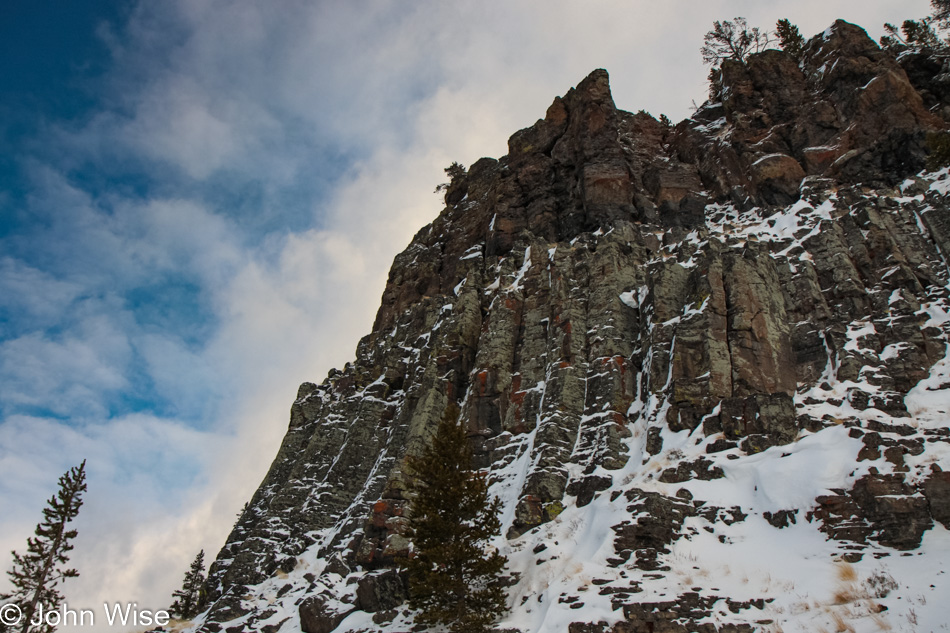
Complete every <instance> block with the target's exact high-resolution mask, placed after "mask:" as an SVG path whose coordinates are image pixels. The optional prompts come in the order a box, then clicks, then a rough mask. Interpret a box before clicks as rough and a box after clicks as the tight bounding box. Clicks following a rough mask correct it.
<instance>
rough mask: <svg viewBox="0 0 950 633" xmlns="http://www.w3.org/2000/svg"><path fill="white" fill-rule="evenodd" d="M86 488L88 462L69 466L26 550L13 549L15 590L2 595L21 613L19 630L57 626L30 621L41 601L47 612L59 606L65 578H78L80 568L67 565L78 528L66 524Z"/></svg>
mask: <svg viewBox="0 0 950 633" xmlns="http://www.w3.org/2000/svg"><path fill="white" fill-rule="evenodd" d="M85 491H86V462H85V460H83V462H82V464H80V465H79V466H74V467H73V468H70V469H69V471H67V472H66V473H65V474H63V476H61V477H60V478H59V491H58V492H57V493H56V494H55V495H53V496H52V497H50V498H49V500H48V501H47V502H46V507H45V508H43V520H42V521H41V522H40V524H39V525H37V526H36V532H35V535H34V536H31V537H30V538H29V539H27V549H26V553H25V554H20V553H18V552H13V568H12V569H11V570H10V571H9V572H7V575H9V576H10V580H11V582H12V583H13V587H14V590H13V593H10V594H7V595H5V596H3V597H2V598H3V600H4V601H9V602H11V603H13V604H16V605H17V606H18V607H19V608H20V613H21V614H22V617H21V620H20V623H19V624H17V625H16V629H14V628H13V627H8V628H7V630H9V631H11V632H12V631H14V630H17V631H19V632H20V633H51V632H52V631H53V629H54V627H52V626H50V625H47V624H41V625H40V626H33V625H32V624H31V623H30V621H31V620H32V619H33V615H34V613H36V611H37V609H38V608H39V607H40V606H41V605H42V608H43V611H44V612H49V611H54V610H56V609H57V608H58V607H59V606H60V604H61V603H62V600H63V597H62V595H61V594H60V593H59V590H58V585H59V583H61V582H62V581H64V580H65V579H66V578H75V577H77V576H79V572H78V571H76V570H75V569H68V568H65V565H66V564H67V563H68V562H69V555H68V554H69V552H70V551H71V550H72V549H73V545H72V543H71V542H70V541H72V539H74V538H76V534H77V532H76V530H67V529H66V526H67V524H69V522H70V521H72V520H73V519H75V518H76V515H77V514H79V508H80V507H81V506H82V495H83V493H84V492H85Z"/></svg>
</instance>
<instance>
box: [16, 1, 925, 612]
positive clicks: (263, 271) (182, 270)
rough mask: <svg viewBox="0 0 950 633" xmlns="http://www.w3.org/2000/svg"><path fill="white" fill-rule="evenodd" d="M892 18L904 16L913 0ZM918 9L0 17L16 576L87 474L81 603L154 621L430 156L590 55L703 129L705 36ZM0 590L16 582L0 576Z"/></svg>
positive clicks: (415, 206)
mask: <svg viewBox="0 0 950 633" xmlns="http://www.w3.org/2000/svg"><path fill="white" fill-rule="evenodd" d="M898 5H900V6H898ZM927 7H928V3H927V2H926V1H925V0H910V1H905V2H901V3H895V2H892V1H890V0H880V1H866V0H865V1H857V0H854V1H834V0H825V1H817V0H811V1H805V2H800V3H796V4H795V6H794V7H790V6H789V5H788V3H778V2H766V1H762V0H757V1H752V0H748V1H735V2H729V1H719V2H709V3H702V5H699V4H698V3H694V2H691V1H688V0H682V1H679V0H671V1H669V2H662V3H658V2H655V1H654V2H644V1H641V0H627V1H623V2H621V1H619V0H618V1H612V0H600V1H598V2H594V3H590V2H584V3H579V2H571V1H568V0H552V1H551V2H547V3H545V5H544V10H543V11H539V10H538V5H537V4H536V3H533V2H528V1H526V0H524V1H511V2H505V3H488V4H486V3H484V2H460V3H452V4H451V5H450V4H449V3H438V2H434V1H428V0H426V1H420V2H413V3H408V2H395V1H394V2H381V1H380V2H366V1H356V2H346V3H339V2H310V1H305V0H276V1H275V2H270V3H260V2H253V1H251V0H238V1H231V0H227V1H226V0H140V1H137V2H112V1H106V0H86V1H84V2H75V1H71V0H69V1H67V0H47V1H46V2H42V3H37V2H27V1H25V0H8V1H7V2H5V3H3V6H2V8H0V30H2V32H0V506H2V508H3V511H2V512H0V566H2V567H3V568H4V569H5V568H7V567H8V566H9V556H8V555H7V553H8V552H9V551H10V550H11V549H13V548H19V549H22V548H23V547H24V545H25V541H26V537H27V536H28V535H29V534H30V532H31V531H32V528H33V526H34V525H35V523H36V521H37V520H38V519H39V516H40V510H41V508H42V505H43V502H44V500H45V499H46V498H47V497H48V496H49V495H50V494H51V493H52V491H53V490H54V488H55V482H56V479H57V477H58V476H59V475H60V474H61V473H62V472H64V471H65V470H66V469H67V468H68V467H69V466H72V465H74V464H76V463H78V462H79V461H81V460H82V459H84V458H85V459H88V467H89V492H88V496H87V504H86V507H85V508H84V509H83V511H82V513H81V515H80V518H79V526H78V527H79V529H80V538H79V541H78V543H77V547H76V550H75V552H74V561H75V562H76V565H77V566H78V567H79V569H80V571H81V572H82V574H83V575H82V577H81V578H79V579H77V580H76V581H71V582H70V584H69V585H67V595H68V596H69V598H70V600H71V604H72V606H76V607H84V606H87V605H97V604H98V603H99V602H101V601H102V600H135V601H137V602H139V603H140V604H151V605H153V606H156V607H160V606H163V605H164V604H166V603H167V601H168V596H169V595H170V592H171V591H172V590H173V589H174V588H175V587H176V585H177V584H178V583H179V582H180V579H181V576H182V574H183V573H184V571H185V569H186V568H187V565H188V563H189V562H190V561H191V559H192V558H193V556H194V554H195V553H196V552H197V550H198V549H200V548H205V549H206V550H208V553H209V556H213V554H214V553H216V552H217V549H218V548H219V547H220V545H221V543H222V542H223V539H224V536H225V535H226V533H227V530H228V528H229V527H230V525H231V524H232V523H233V520H234V516H235V513H236V512H237V511H238V510H239V509H240V508H241V506H242V505H243V503H244V502H245V501H246V500H247V499H248V498H249V496H250V494H251V492H252V491H253V489H254V487H255V486H256V485H257V483H258V482H259V481H260V479H261V477H262V476H263V475H264V473H265V471H266V468H267V466H268V465H269V463H270V460H271V459H272V458H273V456H274V455H275V454H276V450H277V446H278V444H279V442H280V439H281V437H282V434H283V431H284V430H285V428H286V423H287V417H288V411H289V407H290V404H291V402H292V399H293V397H294V394H295V393H296V389H297V385H298V384H299V383H300V382H302V381H305V380H311V381H320V380H322V378H323V376H325V375H326V372H327V371H328V369H329V368H330V367H332V366H339V365H342V364H343V363H344V362H346V361H348V360H350V359H351V357H352V354H353V350H354V348H355V345H356V341H357V340H358V339H359V337H360V336H362V335H363V334H365V333H367V332H368V331H369V327H370V325H371V323H372V320H373V317H374V315H375V311H376V307H377V304H378V300H379V297H380V294H381V292H382V288H383V284H384V282H385V278H386V273H387V271H388V267H389V264H390V262H391V259H392V257H393V256H394V255H395V254H396V253H397V252H398V251H399V250H401V249H402V248H404V247H405V245H406V244H407V243H408V241H409V239H410V238H411V236H412V235H413V234H414V233H415V232H416V231H417V230H418V229H419V228H420V227H421V226H422V225H423V224H425V223H426V222H428V221H430V220H431V219H432V218H434V217H435V215H436V214H437V213H438V211H439V208H440V205H439V198H438V197H437V196H435V195H433V193H432V190H433V188H434V187H435V185H436V184H438V183H439V182H441V181H442V179H443V174H442V167H444V166H445V165H447V164H449V163H450V162H452V161H453V160H458V161H461V162H463V163H465V164H470V163H472V162H474V161H475V160H477V159H478V158H479V157H480V156H483V155H489V156H500V155H502V154H504V153H505V151H506V140H507V137H508V135H510V134H511V133H512V132H514V131H515V130H517V129H519V128H521V127H524V126H527V125H530V124H531V123H533V122H534V121H535V120H536V119H537V118H539V117H541V116H543V114H544V111H545V109H546V108H547V106H548V105H549V104H550V102H551V100H552V99H553V97H554V96H555V95H559V94H563V93H564V92H566V91H567V90H568V89H569V88H570V87H571V86H573V85H575V84H576V83H577V82H578V81H580V80H581V79H582V78H583V77H584V76H585V75H586V74H587V73H588V72H590V71H591V70H593V69H594V68H598V67H604V68H607V69H608V70H609V71H610V73H611V78H612V86H613V90H614V97H615V100H616V101H617V103H618V105H619V106H620V107H623V108H625V109H628V110H639V109H646V110H648V111H650V112H652V113H653V114H654V115H657V116H659V114H661V113H665V114H667V115H668V116H670V117H671V118H672V119H674V120H679V119H681V118H683V117H685V116H687V115H688V112H689V106H690V104H691V102H692V101H693V100H696V101H702V99H703V97H704V94H705V75H706V69H705V68H704V67H703V66H702V64H701V60H700V55H699V47H700V45H701V42H702V35H703V33H704V32H705V31H706V30H708V28H709V27H710V25H711V23H712V21H713V20H715V19H723V18H730V17H734V16H736V15H743V16H745V17H747V18H748V19H749V22H750V23H751V24H760V25H763V26H767V25H770V24H774V22H775V20H776V19H778V18H781V17H788V18H790V19H791V20H792V21H793V22H795V23H797V24H799V25H800V27H801V29H802V32H803V33H804V34H806V35H812V34H814V33H817V32H820V31H821V30H823V29H824V28H825V27H826V26H828V25H829V24H830V23H831V21H832V20H833V19H834V18H835V17H843V18H845V19H849V20H851V21H855V22H858V23H860V24H862V25H863V26H865V27H867V28H868V29H869V30H870V32H871V33H872V34H873V35H875V36H877V35H879V34H880V25H881V24H882V23H883V22H884V21H885V20H890V21H895V20H900V19H903V18H906V17H919V16H921V15H924V14H925V13H926V12H927ZM2 583H3V580H0V589H2V588H3V585H2Z"/></svg>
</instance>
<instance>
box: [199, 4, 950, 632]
mask: <svg viewBox="0 0 950 633" xmlns="http://www.w3.org/2000/svg"><path fill="white" fill-rule="evenodd" d="M922 67H924V65H923V64H922V63H920V64H918V65H917V66H915V67H914V69H915V72H916V73H917V74H916V75H915V78H914V79H913V81H912V79H911V78H909V76H908V74H907V73H906V72H905V70H904V69H903V68H902V66H901V65H900V64H898V63H897V61H895V60H894V59H892V58H891V57H889V56H887V55H886V54H884V53H883V52H882V51H880V50H879V49H878V48H877V46H876V45H875V44H874V43H873V42H872V41H871V40H870V39H869V38H868V37H867V35H866V34H865V33H864V32H863V30H861V29H860V28H858V27H856V26H854V25H851V24H848V23H845V22H840V21H839V22H836V23H835V24H834V25H833V26H832V27H830V28H829V29H828V31H826V32H825V33H824V34H823V35H821V36H818V37H816V38H813V39H812V40H811V41H810V42H809V43H808V45H807V47H806V49H805V55H804V61H803V62H802V63H801V65H798V64H796V63H795V62H794V61H793V60H792V59H791V58H790V57H789V56H787V55H786V54H785V53H782V52H780V51H766V52H764V53H761V54H758V55H754V56H752V57H751V58H750V60H749V61H748V63H747V64H739V63H729V62H727V63H725V64H724V66H723V69H722V71H723V72H722V81H723V86H722V100H721V102H720V103H707V104H706V105H705V106H703V107H702V108H701V109H700V110H699V111H698V112H697V113H696V115H695V116H694V118H692V119H689V120H686V121H683V122H682V123H680V124H678V125H677V126H675V127H671V126H667V125H664V124H662V123H660V122H659V121H657V120H655V119H653V118H652V117H651V116H650V115H648V114H646V113H642V112H641V113H639V114H630V113H628V112H624V111H622V110H619V109H617V108H616V107H615V105H614V102H613V99H612V97H611V94H610V88H609V82H608V76H607V73H606V72H605V71H603V70H597V71H594V72H593V73H591V74H590V75H589V76H588V77H587V78H586V79H584V80H583V81H582V82H581V83H580V84H578V85H577V87H576V88H574V89H572V90H570V91H569V92H568V93H567V94H566V95H564V96H563V97H559V98H556V99H555V100H554V102H553V103H552V105H551V107H550V108H549V109H548V111H547V113H546V115H545V117H544V118H543V119H541V120H539V121H538V122H537V123H536V124H535V125H533V126H531V127H529V128H526V129H524V130H521V131H519V132H517V133H516V134H514V135H513V136H512V137H511V139H510V140H509V153H508V155H507V156H505V157H502V158H501V159H499V160H494V159H489V158H483V159H481V160H479V161H477V162H476V163H474V164H473V165H472V166H471V168H470V169H469V170H468V171H467V173H465V174H464V175H460V176H458V177H457V178H456V179H455V180H453V182H452V183H451V186H450V187H449V188H448V190H447V192H446V198H445V200H446V207H445V209H444V210H443V212H442V213H441V214H440V215H439V217H438V218H437V219H436V220H435V221H434V222H433V223H432V224H430V225H429V226H427V227H425V228H423V229H422V230H421V231H420V232H419V233H418V234H417V235H416V236H415V238H414V239H413V241H412V243H411V244H410V245H409V247H408V248H407V249H406V250H405V251H403V252H402V253H401V254H400V255H398V256H397V257H396V260H395V262H394V263H393V266H392V269H391V271H390V275H389V280H388V284H387V287H386V290H385V292H384V294H383V298H382V305H381V307H380V309H379V312H378V314H377V317H376V321H375V324H374V327H373V331H372V332H371V333H370V334H369V335H368V336H366V337H365V338H364V339H362V340H361V341H360V343H359V346H358V348H357V355H356V360H355V362H353V363H350V364H347V365H346V367H344V368H343V370H339V371H338V370H333V371H331V372H330V375H329V376H328V377H327V379H326V380H325V381H324V382H323V383H322V384H320V385H316V384H311V383H305V384H303V385H301V387H300V391H299V393H298V396H297V399H296V401H295V402H294V404H293V406H292V408H291V419H290V428H289V429H288V432H287V435H286V437H285V439H284V442H283V445H282V446H281V449H280V451H279V453H278V455H277V457H276V459H275V460H274V463H273V465H272V467H271V470H270V472H269V473H268V474H267V476H266V478H265V479H264V481H263V482H262V484H261V487H260V489H259V490H258V491H257V493H256V494H255V495H254V497H253V498H252V499H251V501H250V503H249V504H248V505H247V507H246V509H245V511H244V513H243V514H242V516H241V517H240V519H239V521H238V523H237V524H236V525H235V528H234V530H233V532H232V533H231V535H230V537H229V538H228V541H227V543H226V544H225V546H224V547H223V548H222V550H221V552H220V554H219V556H218V558H217V560H216V561H215V563H214V565H213V567H212V569H211V572H210V578H209V582H208V586H207V594H208V605H209V610H208V612H207V613H206V614H205V615H204V616H203V617H202V618H201V619H200V620H199V624H200V626H201V628H202V630H208V631H216V630H221V629H222V628H226V629H227V631H228V632H229V633H237V632H238V631H243V630H268V631H276V630H278V629H279V630H287V631H294V630H304V631H311V632H312V631H317V630H319V631H331V630H339V631H350V630H352V631H356V630H393V631H396V630H405V627H406V626H407V624H406V621H407V620H406V619H407V617H408V616H407V615H406V613H405V611H404V610H401V607H400V604H401V601H402V599H403V598H404V596H405V587H404V585H403V581H402V579H401V578H400V576H399V575H398V574H396V573H394V572H392V571H388V570H389V568H391V567H393V565H394V560H395V559H396V557H398V556H400V555H406V554H407V553H408V551H409V541H408V539H407V537H406V528H407V526H408V525H409V524H410V523H411V518H412V504H411V499H409V498H408V497H407V494H406V491H407V484H408V482H407V479H406V475H405V474H404V472H403V464H404V461H405V458H406V456H407V455H409V454H413V453H416V452H417V451H419V450H420V448H421V447H423V446H424V445H425V442H426V441H427V437H428V436H429V434H430V433H431V431H432V430H433V429H434V427H435V425H436V424H437V422H438V420H439V419H440V418H441V417H442V415H443V412H444V411H445V410H446V409H447V408H448V407H449V406H450V405H458V406H459V407H460V410H461V419H462V420H463V422H464V423H465V424H466V425H467V428H468V430H469V435H470V438H471V441H472V444H473V446H474V448H475V452H476V456H477V459H478V460H479V462H478V463H479V464H480V465H481V466H482V467H484V468H486V469H487V470H488V471H489V473H490V476H491V479H492V481H493V487H492V491H493V493H494V494H496V495H498V496H500V497H501V498H502V499H503V501H504V508H505V510H504V515H503V517H502V519H503V523H504V530H505V535H504V538H502V539H500V540H499V543H498V546H499V547H502V548H503V549H505V550H506V551H507V552H508V553H509V555H510V557H511V560H512V563H511V566H512V568H511V571H512V572H513V578H512V583H513V585H512V590H511V591H512V600H513V609H514V612H513V613H514V615H513V616H512V622H513V624H512V626H516V627H522V629H523V630H526V631H527V630H531V631H535V630H537V631H541V630H552V631H553V630H567V629H568V625H570V630H571V631H575V630H576V631H588V630H589V631H595V630H596V631H617V632H621V631H640V630H644V631H646V630H650V631H652V630H654V628H653V626H654V623H661V624H662V626H663V627H667V628H657V629H656V630H658V631H659V630H664V631H666V630H668V631H680V630H682V631H687V630H690V631H693V630H704V631H705V630H709V631H716V630H720V629H721V630H752V627H753V626H754V625H755V623H756V622H757V621H759V620H762V619H763V618H764V616H763V615H762V614H761V613H759V614H758V615H756V614H755V613H753V614H752V615H749V614H748V613H747V612H748V610H749V609H752V608H754V609H756V611H760V610H762V609H764V608H765V606H764V605H766V604H771V602H770V601H771V600H775V599H776V598H775V595H776V591H778V590H771V591H772V593H771V594H770V593H769V591H770V589H769V588H768V587H762V588H761V590H758V589H755V590H753V591H752V592H751V593H749V591H744V592H741V593H742V595H731V594H730V593H729V590H727V589H720V588H719V585H720V584H723V583H721V582H720V581H718V580H715V581H704V580H703V579H702V578H701V577H699V576H698V575H697V576H696V577H691V578H690V581H689V582H687V581H686V580H685V579H684V578H683V577H679V576H677V575H676V574H677V573H679V572H678V571H677V570H678V568H677V566H676V561H677V560H678V559H677V558H676V557H677V556H680V555H682V554H678V552H680V551H681V549H682V548H683V547H686V545H685V543H686V542H687V541H692V540H693V539H694V538H695V539H697V541H700V540H701V539H702V538H705V535H707V534H709V535H714V536H716V537H718V538H713V539H712V541H711V542H710V544H709V545H708V546H707V548H708V550H709V551H712V550H715V548H717V547H723V548H726V547H730V546H734V547H737V548H738V547H740V546H739V545H731V544H733V542H734V540H736V539H739V540H742V539H744V538H749V539H751V538H752V537H751V536H748V537H741V538H740V537H739V536H736V535H737V534H739V533H741V530H742V529H744V528H742V527H741V526H742V525H745V524H747V523H749V522H754V521H761V522H762V523H763V524H765V528H764V529H765V530H768V531H769V532H768V533H769V534H773V533H774V535H773V537H774V538H775V539H776V541H775V542H776V543H780V542H781V541H782V529H783V527H786V526H799V527H797V528H796V529H805V528H803V527H801V526H803V525H806V524H807V525H808V526H811V527H810V528H809V529H812V530H813V531H814V532H815V534H816V535H820V537H821V538H820V539H819V540H821V539H824V538H825V537H828V538H830V539H832V540H831V541H829V543H830V544H829V545H827V546H824V548H825V549H823V550H821V556H823V557H825V558H827V557H828V556H829V555H831V554H834V555H842V556H846V557H847V558H846V560H851V561H854V560H858V559H861V558H862V553H863V552H864V551H865V550H866V549H868V548H872V549H875V552H877V553H881V552H883V551H884V550H886V549H887V548H891V549H901V550H904V549H914V548H916V547H918V546H920V543H921V538H923V536H924V535H925V533H927V531H928V530H931V529H932V527H933V525H934V521H935V520H936V521H937V522H940V523H943V525H945V526H946V525H947V521H948V518H947V517H948V511H947V506H948V502H947V499H948V498H950V484H948V480H947V477H946V476H945V474H946V472H945V470H950V461H948V460H950V458H948V455H950V451H948V450H947V442H948V439H950V433H948V431H947V424H948V422H950V418H948V413H947V409H948V407H947V402H950V369H948V366H947V361H946V358H945V357H946V348H947V336H948V332H950V326H948V324H950V316H948V309H950V305H948V303H947V295H948V288H947V286H948V281H950V280H948V274H950V271H948V264H947V262H948V258H950V250H948V248H950V229H948V227H950V210H948V209H950V205H948V201H947V199H946V195H945V192H946V191H948V190H950V180H947V176H946V174H945V173H943V172H940V173H937V174H922V175H919V176H915V174H917V173H918V172H919V171H920V170H921V169H922V168H923V166H924V160H925V157H926V153H927V147H926V135H927V134H928V133H931V132H935V131H939V130H942V129H943V128H944V127H945V124H944V123H943V121H942V119H940V118H939V117H937V116H936V115H933V114H931V112H930V111H929V110H928V109H927V108H925V107H924V103H925V101H924V98H923V97H922V96H921V94H920V93H919V92H918V90H924V88H923V87H922V86H924V85H925V84H926V82H928V81H930V79H929V78H928V77H927V76H925V75H926V73H922V72H921V71H920V70H919V69H920V68H922ZM921 77H923V78H921ZM915 81H916V82H917V83H914V82H915ZM928 85H929V84H928ZM926 98H927V100H929V101H930V102H934V103H935V104H936V105H937V106H941V107H942V105H944V102H943V101H941V99H942V98H943V97H942V96H941V93H938V92H935V91H934V90H933V89H927V92H926ZM934 103H932V104H931V105H934ZM928 107H929V106H928ZM936 109H938V110H939V107H937V108H936ZM941 396H945V398H943V399H942V398H941ZM941 402H942V404H941ZM786 458H788V459H787V460H786ZM819 465H821V466H820V467H819ZM743 486H745V487H743ZM717 491H719V492H717ZM768 524H771V525H768ZM756 525H757V524H756ZM730 530H732V531H730ZM775 535H777V536H775ZM562 542H565V543H566V542H571V543H574V545H572V546H571V547H572V548H573V550H572V551H564V550H563V549H561V550H557V551H558V553H557V554H556V555H555V554H550V555H549V554H544V553H543V552H544V551H545V550H546V549H547V548H549V547H550V548H551V549H550V550H548V551H549V552H551V551H553V550H555V549H556V547H562V548H563V545H561V543H562ZM684 551H685V550H684ZM736 551H742V550H736ZM532 552H533V553H532ZM582 552H586V553H582ZM884 553H885V554H886V552H884ZM806 554H807V553H806ZM803 555H804V554H803ZM809 555H810V554H809ZM549 556H550V558H549ZM572 556H574V557H576V559H572V558H571V557H572ZM816 556H817V554H816ZM559 558H560V559H570V560H574V562H573V563H572V564H573V566H571V565H569V564H568V562H566V561H565V562H563V563H555V562H554V561H555V560H558V559H559ZM828 560H830V559H828ZM710 564H711V563H710ZM557 565H560V566H557ZM696 569H699V567H696ZM646 572H649V573H646ZM776 573H778V572H776ZM539 574H546V575H545V576H544V578H545V580H544V581H543V582H542V581H541V580H539V578H540V576H539ZM591 583H593V586H591ZM651 583H652V584H651ZM657 583H659V584H657ZM663 583H667V584H665V585H664V584H663ZM727 584H728V583H727ZM681 585H682V587H687V588H688V587H691V586H693V585H696V587H695V588H694V589H692V590H691V592H688V593H687V594H682V593H681V592H682V587H681ZM657 586H663V587H667V590H668V591H672V593H671V594H665V595H672V596H674V597H677V596H678V597H677V598H676V600H674V601H673V602H672V603H671V602H669V601H663V600H659V601H658V600H657V599H656V596H657V595H659V594H658V590H657V589H656V587H657ZM645 589H648V590H649V591H647V592H646V593H645V594H644V595H648V596H652V597H648V598H643V599H638V598H637V594H638V593H642V592H644V590H645ZM778 593H779V594H782V593H783V592H781V591H778ZM784 593H787V592H784ZM595 594H596V595H595ZM522 598H523V600H522ZM781 599H782V598H781V597H779V602H780V603H781ZM519 601H520V603H519ZM545 601H547V602H545ZM552 601H553V603H554V606H553V607H545V608H546V609H548V608H550V609H554V611H552V613H553V612H556V611H557V610H558V609H560V611H562V612H563V615H562V616H559V618H560V619H557V622H558V623H559V624H556V625H554V624H550V622H549V624H544V623H543V622H546V621H548V620H541V621H539V620H537V619H532V618H533V617H534V616H531V615H530V614H531V613H533V612H534V611H532V609H535V610H536V609H537V607H536V605H537V604H538V603H544V604H549V603H550V602H552ZM585 604H586V605H587V606H586V607H585ZM671 605H672V606H671ZM717 605H718V606H717ZM726 606H728V609H725V607H726ZM585 608H586V609H590V611H585ZM783 608H785V607H783ZM724 609H725V610H724ZM546 613H547V611H546ZM588 613H590V614H593V615H589V616H588V615H586V614H588ZM604 613H612V614H613V616H612V619H611V618H606V617H605V616H604ZM549 617H553V616H549ZM829 617H830V616H829ZM757 618H758V619H757ZM698 620H703V622H704V623H703V624H701V625H700V624H696V622H697V621H698ZM551 621H553V620H551ZM530 622H534V624H526V623H530ZM538 622H542V623H541V624H538ZM572 622H573V624H572ZM691 623H692V624H691ZM647 624H649V626H647ZM657 626H660V624H657ZM387 627H388V628H387ZM400 627H403V628H400ZM545 627H548V628H545ZM558 627H560V628H558ZM677 627H679V628H677ZM696 627H705V628H696ZM730 627H731V628H730Z"/></svg>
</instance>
